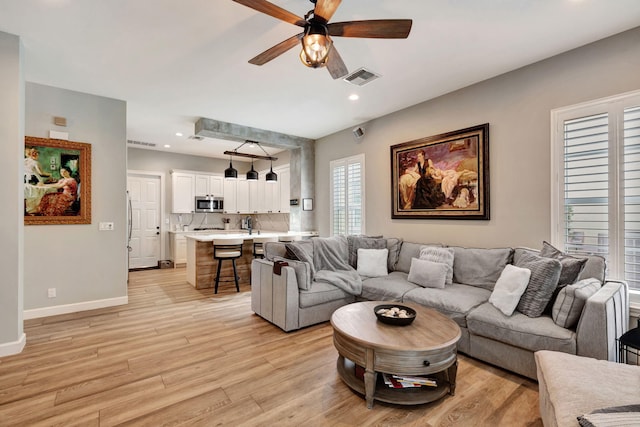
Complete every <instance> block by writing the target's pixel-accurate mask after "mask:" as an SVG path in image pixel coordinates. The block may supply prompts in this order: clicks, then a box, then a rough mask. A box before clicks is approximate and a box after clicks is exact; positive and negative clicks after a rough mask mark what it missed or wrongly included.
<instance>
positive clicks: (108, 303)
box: [23, 296, 129, 320]
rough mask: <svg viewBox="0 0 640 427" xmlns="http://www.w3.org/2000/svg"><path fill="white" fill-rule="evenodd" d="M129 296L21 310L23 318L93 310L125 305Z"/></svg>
mask: <svg viewBox="0 0 640 427" xmlns="http://www.w3.org/2000/svg"><path fill="white" fill-rule="evenodd" d="M128 302H129V297H126V296H125V297H117V298H108V299H101V300H95V301H85V302H78V303H74V304H65V305H55V306H53V307H43V308H33V309H31V310H25V311H24V312H23V317H24V320H28V319H37V318H40V317H48V316H56V315H58V314H68V313H76V312H78V311H86V310H95V309H97V308H105V307H113V306H116V305H125V304H127V303H128Z"/></svg>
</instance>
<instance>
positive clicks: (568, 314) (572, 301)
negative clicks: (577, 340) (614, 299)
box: [551, 278, 601, 329]
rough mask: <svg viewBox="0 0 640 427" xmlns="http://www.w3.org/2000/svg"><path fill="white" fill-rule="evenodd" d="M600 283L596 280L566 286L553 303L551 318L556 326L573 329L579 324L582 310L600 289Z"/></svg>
mask: <svg viewBox="0 0 640 427" xmlns="http://www.w3.org/2000/svg"><path fill="white" fill-rule="evenodd" d="M600 287H601V285H600V281H599V280H598V279H595V278H591V279H584V280H580V281H579V282H576V283H572V284H570V285H567V286H565V287H564V288H562V289H561V290H560V292H559V293H558V297H557V298H556V300H555V302H554V303H553V310H552V313H551V317H552V318H553V321H554V323H555V324H556V325H558V326H562V327H563V328H567V329H569V328H573V327H574V326H576V325H577V324H578V320H580V316H581V315H582V309H583V308H584V305H585V303H586V302H587V300H588V299H589V297H591V295H593V294H595V293H596V292H598V289H600Z"/></svg>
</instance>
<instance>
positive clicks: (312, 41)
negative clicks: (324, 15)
mask: <svg viewBox="0 0 640 427" xmlns="http://www.w3.org/2000/svg"><path fill="white" fill-rule="evenodd" d="M332 47H333V41H331V37H329V30H328V29H327V26H326V25H323V24H318V23H310V24H308V25H307V27H306V29H305V32H304V36H303V37H302V51H300V60H301V61H302V63H303V64H304V65H306V66H307V67H311V68H319V67H324V66H325V65H327V59H328V58H329V52H330V51H331V48H332Z"/></svg>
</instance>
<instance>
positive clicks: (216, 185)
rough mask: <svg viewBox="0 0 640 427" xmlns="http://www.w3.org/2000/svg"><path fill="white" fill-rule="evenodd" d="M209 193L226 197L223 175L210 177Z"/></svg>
mask: <svg viewBox="0 0 640 427" xmlns="http://www.w3.org/2000/svg"><path fill="white" fill-rule="evenodd" d="M209 191H210V194H211V195H212V196H220V197H223V196H224V177H223V176H222V175H211V176H210V177H209Z"/></svg>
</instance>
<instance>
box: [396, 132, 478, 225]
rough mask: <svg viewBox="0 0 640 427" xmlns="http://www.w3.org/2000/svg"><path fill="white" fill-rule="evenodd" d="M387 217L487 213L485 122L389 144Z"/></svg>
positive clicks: (452, 216)
mask: <svg viewBox="0 0 640 427" xmlns="http://www.w3.org/2000/svg"><path fill="white" fill-rule="evenodd" d="M391 206H392V208H391V209H392V210H391V217H392V218H395V219H403V218H404V219H414V218H429V219H480V220H488V219H489V124H488V123H486V124H483V125H479V126H474V127H470V128H467V129H461V130H457V131H454V132H448V133H444V134H441V135H434V136H429V137H426V138H421V139H416V140H414V141H409V142H404V143H402V144H397V145H393V146H391Z"/></svg>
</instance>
